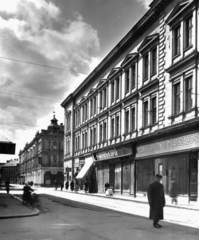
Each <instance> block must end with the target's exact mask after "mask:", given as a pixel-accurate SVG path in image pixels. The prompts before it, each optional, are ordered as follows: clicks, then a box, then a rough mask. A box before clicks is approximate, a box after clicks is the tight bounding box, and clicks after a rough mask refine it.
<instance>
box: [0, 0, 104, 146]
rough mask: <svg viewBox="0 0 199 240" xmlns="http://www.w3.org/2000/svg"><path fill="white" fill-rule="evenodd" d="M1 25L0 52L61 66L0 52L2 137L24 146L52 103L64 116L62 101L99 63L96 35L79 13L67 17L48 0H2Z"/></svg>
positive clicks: (49, 113)
mask: <svg viewBox="0 0 199 240" xmlns="http://www.w3.org/2000/svg"><path fill="white" fill-rule="evenodd" d="M0 31H1V38H0V52H1V54H0V55H1V57H6V58H12V59H16V60H17V59H18V60H21V61H26V62H31V63H37V64H41V65H46V66H53V67H57V68H61V69H65V70H63V71H62V70H56V69H53V68H45V67H42V66H36V65H34V64H26V63H21V62H17V61H11V60H6V59H2V58H0V71H1V75H0V89H1V91H0V123H1V124H7V125H4V126H5V127H4V128H3V129H2V128H1V130H0V138H1V136H5V135H6V136H8V137H9V138H11V139H10V140H11V141H19V142H20V143H19V145H20V144H21V146H22V145H23V143H24V142H27V135H28V136H30V137H29V138H30V140H31V139H32V138H33V137H34V134H33V136H31V134H30V132H32V133H33V132H35V131H36V130H40V129H41V127H43V128H46V127H47V125H48V124H49V123H50V122H46V119H50V118H51V117H52V112H53V111H54V110H55V109H56V112H57V113H56V116H57V115H59V117H60V118H63V116H62V114H63V113H62V111H63V109H62V108H61V107H60V104H61V102H62V101H63V100H64V99H65V98H66V97H67V94H69V93H71V92H72V91H73V90H74V89H75V88H76V87H77V86H78V85H79V84H80V83H81V82H82V81H83V80H84V79H85V78H86V75H82V74H80V73H89V72H90V71H91V70H92V68H93V67H95V66H96V65H97V63H99V61H100V59H98V58H97V54H98V52H99V50H100V41H99V37H98V33H97V31H96V30H95V29H93V28H92V26H91V25H89V24H88V23H86V22H85V21H84V19H83V17H82V16H81V15H80V14H79V13H77V12H74V14H73V17H72V18H69V17H67V16H66V15H65V14H63V13H62V11H61V9H59V8H58V7H57V6H56V5H54V4H53V3H51V2H50V1H48V2H47V1H46V0H28V1H27V0H6V1H0ZM75 72H76V73H75ZM20 96H24V97H20ZM42 99H46V101H45V100H42ZM58 106H59V108H58ZM59 117H57V118H58V119H59ZM49 121H50V120H49ZM61 122H63V121H61ZM9 124H10V125H9ZM14 124H18V125H17V127H13V126H14ZM19 125H21V128H20V126H19ZM11 126H12V127H11ZM27 126H29V129H27ZM36 128H38V129H36ZM35 129H36V130H35ZM23 136H24V137H23ZM24 138H25V139H24ZM29 138H28V139H29ZM18 150H19V149H18Z"/></svg>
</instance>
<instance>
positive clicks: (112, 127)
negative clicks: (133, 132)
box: [111, 118, 115, 138]
mask: <svg viewBox="0 0 199 240" xmlns="http://www.w3.org/2000/svg"><path fill="white" fill-rule="evenodd" d="M114 136H115V119H114V118H112V119H111V138H114Z"/></svg>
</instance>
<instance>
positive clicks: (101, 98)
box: [100, 91, 103, 110]
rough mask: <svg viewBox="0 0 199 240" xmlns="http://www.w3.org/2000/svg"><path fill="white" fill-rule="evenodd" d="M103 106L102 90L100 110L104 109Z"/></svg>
mask: <svg viewBox="0 0 199 240" xmlns="http://www.w3.org/2000/svg"><path fill="white" fill-rule="evenodd" d="M102 107H103V94H102V91H101V92H100V110H101V109H102Z"/></svg>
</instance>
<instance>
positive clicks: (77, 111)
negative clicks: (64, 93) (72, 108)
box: [75, 109, 80, 126]
mask: <svg viewBox="0 0 199 240" xmlns="http://www.w3.org/2000/svg"><path fill="white" fill-rule="evenodd" d="M79 125H80V109H78V110H76V112H75V126H79Z"/></svg>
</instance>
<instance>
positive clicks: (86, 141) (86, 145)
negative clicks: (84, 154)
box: [85, 132, 88, 148]
mask: <svg viewBox="0 0 199 240" xmlns="http://www.w3.org/2000/svg"><path fill="white" fill-rule="evenodd" d="M87 147H88V139H87V132H85V148H87Z"/></svg>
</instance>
